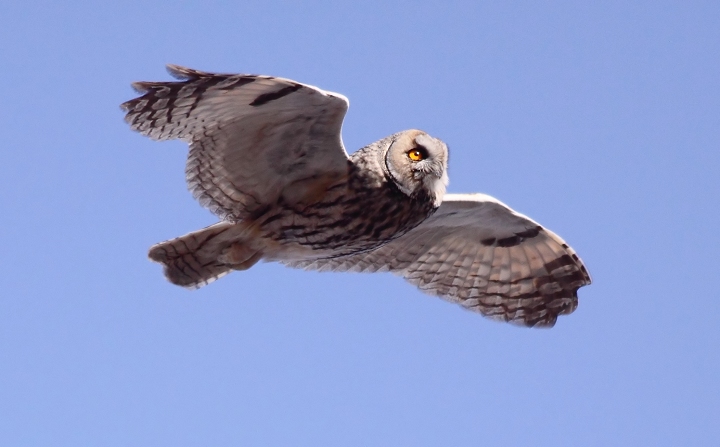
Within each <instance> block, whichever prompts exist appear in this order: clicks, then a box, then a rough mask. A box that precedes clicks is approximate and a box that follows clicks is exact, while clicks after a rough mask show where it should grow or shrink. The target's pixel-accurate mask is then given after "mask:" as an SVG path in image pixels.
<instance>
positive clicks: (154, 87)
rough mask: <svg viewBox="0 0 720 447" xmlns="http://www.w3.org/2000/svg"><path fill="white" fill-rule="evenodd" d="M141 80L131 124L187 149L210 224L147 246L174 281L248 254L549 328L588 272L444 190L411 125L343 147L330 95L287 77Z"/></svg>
mask: <svg viewBox="0 0 720 447" xmlns="http://www.w3.org/2000/svg"><path fill="white" fill-rule="evenodd" d="M168 68H169V71H170V73H171V74H173V75H174V76H175V77H177V78H179V79H180V81H179V82H140V83H135V84H133V86H134V87H135V89H136V90H138V91H139V92H140V93H143V95H142V96H140V97H138V98H136V99H133V100H130V101H128V102H126V103H124V104H123V105H122V107H123V109H124V110H125V111H126V112H127V115H126V121H127V122H128V123H129V124H130V126H131V127H132V128H133V129H134V130H136V131H138V132H140V133H142V134H144V135H146V136H149V137H151V138H154V139H160V140H163V139H173V138H177V139H181V140H184V141H187V142H188V143H189V145H190V153H189V156H188V163H187V168H186V178H187V182H188V186H189V189H190V190H191V192H192V193H193V195H194V196H195V198H197V199H198V201H199V202H200V203H201V204H202V205H203V206H205V207H207V208H208V209H210V210H211V211H212V212H213V213H215V214H216V215H218V216H219V217H220V219H221V220H220V222H218V223H217V224H215V225H211V226H210V227H207V228H204V229H201V230H198V231H195V232H192V233H189V234H187V235H185V236H182V237H179V238H176V239H172V240H169V241H166V242H163V243H160V244H157V245H155V246H153V247H152V248H151V249H150V253H149V257H150V259H152V260H153V261H156V262H159V263H161V264H163V266H164V269H165V275H166V277H167V278H168V279H169V280H170V281H171V282H172V283H174V284H177V285H181V286H184V287H188V288H196V287H200V286H203V285H206V284H208V283H209V282H211V281H214V280H215V279H217V278H219V277H221V276H223V275H225V274H227V273H229V272H231V271H233V270H247V269H248V268H250V267H252V266H253V265H254V264H255V263H257V262H258V261H261V260H263V261H277V262H281V263H283V264H285V265H287V266H290V267H294V268H305V269H315V270H321V271H327V270H330V271H356V272H375V271H390V272H393V273H396V274H399V275H401V276H403V277H404V278H405V279H406V280H408V281H409V282H411V283H413V284H415V285H417V286H418V287H419V288H420V289H421V290H423V291H425V292H427V293H431V294H435V295H438V296H440V297H442V298H445V299H447V300H448V301H452V302H456V303H458V304H460V305H462V306H463V307H465V308H467V309H470V310H475V311H477V312H480V313H481V314H483V315H485V316H487V317H490V318H493V319H496V320H501V321H509V322H512V323H516V324H521V325H525V326H552V325H553V324H554V323H555V320H556V318H557V316H558V315H562V314H568V313H571V312H572V311H573V310H574V309H575V308H576V307H577V290H578V288H579V287H582V286H583V285H586V284H589V283H590V277H589V275H588V273H587V270H586V269H585V266H584V265H583V263H582V261H581V260H580V259H579V257H578V256H577V254H575V252H574V250H572V248H570V247H569V246H568V245H567V244H566V243H565V242H564V241H563V240H562V239H560V238H559V237H558V236H557V235H555V234H554V233H552V232H551V231H549V230H547V229H545V228H543V227H542V226H540V225H539V224H537V223H536V222H534V221H532V220H531V219H529V218H527V217H525V216H523V215H521V214H519V213H516V212H514V211H513V210H511V209H510V208H508V207H507V206H505V205H504V204H502V203H501V202H499V201H497V200H496V199H493V198H492V197H489V196H485V195H482V194H465V195H457V194H454V195H453V194H445V188H446V185H447V183H448V176H447V162H448V148H447V146H446V145H445V143H443V142H442V141H440V140H438V139H436V138H433V137H431V136H430V135H428V134H427V133H425V132H423V131H420V130H409V131H404V132H399V133H397V134H394V135H391V136H389V137H386V138H383V139H381V140H379V141H377V142H375V143H372V144H370V145H368V146H365V147H364V148H362V149H360V150H358V151H356V152H355V153H354V154H352V155H351V156H348V155H347V153H346V152H345V149H344V147H343V145H342V140H341V138H340V128H341V125H342V120H343V118H344V115H345V112H346V111H347V106H348V102H347V99H346V98H345V97H343V96H342V95H339V94H336V93H332V92H326V91H323V90H320V89H318V88H316V87H312V86H308V85H305V84H300V83H297V82H295V81H291V80H288V79H282V78H275V77H270V76H258V75H233V74H214V73H206V72H201V71H197V70H191V69H188V68H183V67H178V66H169V67H168Z"/></svg>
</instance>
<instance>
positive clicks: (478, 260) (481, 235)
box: [289, 194, 590, 327]
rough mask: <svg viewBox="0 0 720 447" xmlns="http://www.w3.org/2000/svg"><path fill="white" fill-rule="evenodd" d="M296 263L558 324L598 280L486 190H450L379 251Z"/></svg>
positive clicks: (511, 318)
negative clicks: (373, 275) (396, 282)
mask: <svg viewBox="0 0 720 447" xmlns="http://www.w3.org/2000/svg"><path fill="white" fill-rule="evenodd" d="M289 265H290V266H292V267H299V268H306V269H316V270H322V271H355V272H375V271H391V272H394V273H397V274H399V275H402V276H403V277H405V279H407V280H408V281H409V282H411V283H412V284H415V285H417V286H418V287H419V288H420V289H421V290H423V291H424V292H427V293H431V294H435V295H438V296H440V297H442V298H444V299H446V300H448V301H452V302H455V303H458V304H460V305H462V306H463V307H465V308H467V309H470V310H474V311H477V312H480V313H481V314H483V315H485V316H486V317H489V318H492V319H495V320H500V321H508V322H511V323H515V324H519V325H524V326H548V327H549V326H553V325H554V324H555V320H556V319H557V316H558V315H565V314H569V313H571V312H573V311H574V310H575V308H576V307H577V303H578V298H577V290H578V289H579V288H580V287H582V286H584V285H587V284H590V275H589V274H588V272H587V270H586V269H585V266H584V265H583V263H582V261H581V260H580V258H578V256H577V255H576V254H575V251H574V250H573V249H572V248H570V247H569V246H568V245H567V244H566V243H565V241H563V240H562V239H561V238H560V237H558V236H557V235H556V234H554V233H553V232H551V231H549V230H546V229H544V228H543V227H542V226H540V225H538V224H537V223H536V222H534V221H532V220H530V219H529V218H527V217H525V216H523V215H522V214H518V213H516V212H515V211H513V210H511V209H510V208H508V207H507V206H506V205H504V204H503V203H501V202H499V201H498V200H496V199H494V198H492V197H490V196H487V195H484V194H447V195H446V196H445V199H444V200H443V202H442V205H440V208H439V209H438V211H437V212H436V213H435V214H434V215H432V216H431V217H430V218H428V219H427V220H426V221H424V222H423V223H422V224H420V225H418V226H417V227H415V228H414V229H412V230H410V232H408V233H406V234H405V235H403V236H401V237H399V238H397V239H395V240H393V241H391V242H389V243H387V244H386V245H384V246H382V247H380V248H378V249H376V250H373V251H369V252H365V253H359V254H355V255H348V256H343V257H338V258H332V259H320V260H316V261H306V262H298V263H290V264H289Z"/></svg>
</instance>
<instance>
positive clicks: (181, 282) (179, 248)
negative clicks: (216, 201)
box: [148, 222, 234, 289]
mask: <svg viewBox="0 0 720 447" xmlns="http://www.w3.org/2000/svg"><path fill="white" fill-rule="evenodd" d="M233 225H234V224H232V223H229V222H220V223H217V224H215V225H211V226H209V227H207V228H203V229H202V230H198V231H194V232H192V233H189V234H186V235H185V236H181V237H178V238H175V239H172V240H169V241H165V242H161V243H159V244H156V245H153V246H152V247H151V248H150V252H149V253H148V257H149V258H150V259H151V260H153V261H155V262H158V263H160V264H163V265H164V267H165V268H164V270H165V277H166V278H167V279H168V281H170V282H171V283H173V284H176V285H178V286H182V287H187V288H188V289H197V288H199V287H202V286H204V285H207V284H209V283H211V282H213V281H215V280H216V279H218V278H220V277H221V276H224V275H227V274H228V273H230V272H231V271H232V270H233V268H232V267H231V266H230V265H228V264H227V263H224V262H221V261H220V257H221V255H222V254H223V251H225V250H226V249H227V248H228V246H229V244H228V241H227V238H226V237H222V235H223V233H225V232H227V230H228V229H229V228H231V227H233Z"/></svg>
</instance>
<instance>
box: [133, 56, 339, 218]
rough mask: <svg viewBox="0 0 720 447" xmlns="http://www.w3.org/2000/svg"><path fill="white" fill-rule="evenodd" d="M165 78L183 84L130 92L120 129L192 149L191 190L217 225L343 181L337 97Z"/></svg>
mask: <svg viewBox="0 0 720 447" xmlns="http://www.w3.org/2000/svg"><path fill="white" fill-rule="evenodd" d="M168 71H169V72H170V74H171V75H173V76H174V77H176V78H178V79H180V81H178V82H136V83H134V84H133V88H135V90H137V91H138V92H139V93H143V95H142V96H140V97H138V98H135V99H132V100H130V101H127V102H125V103H124V104H122V105H121V107H122V108H123V109H124V110H125V111H126V112H127V115H126V116H125V120H126V121H127V122H128V123H129V124H130V127H131V128H132V129H133V130H136V131H138V132H140V133H141V134H143V135H145V136H148V137H150V138H153V139H156V140H170V139H176V138H177V139H181V140H184V141H187V142H188V143H190V153H189V156H188V161H187V167H186V176H187V183H188V187H189V189H190V191H191V192H192V194H193V196H194V197H195V198H196V199H198V201H200V203H201V204H202V205H203V206H205V207H207V208H208V209H210V210H211V211H212V212H213V213H215V214H217V215H218V216H219V217H221V218H224V219H228V220H240V219H243V218H246V217H248V216H251V215H253V213H255V212H257V211H258V210H262V209H263V208H264V207H265V206H267V205H272V204H274V203H275V202H276V201H277V200H278V199H279V198H280V197H281V196H282V195H283V193H287V192H288V191H292V194H293V195H294V197H295V198H296V199H298V194H300V193H305V194H314V193H318V192H319V190H320V189H322V188H321V187H322V186H327V185H328V184H332V183H333V182H334V181H336V180H338V179H340V178H344V176H346V175H347V170H348V160H349V158H348V155H347V153H346V152H345V149H344V147H343V144H342V138H341V135H340V129H341V127H342V121H343V118H344V116H345V112H346V111H347V108H348V101H347V99H346V98H345V97H344V96H342V95H339V94H336V93H331V92H325V91H323V90H320V89H318V88H316V87H312V86H309V85H305V84H300V83H297V82H294V81H291V80H288V79H282V78H274V77H269V76H257V75H243V74H236V75H232V74H214V73H205V72H201V71H197V70H191V69H189V68H184V67H179V66H177V65H168ZM298 191H300V193H299V192H298Z"/></svg>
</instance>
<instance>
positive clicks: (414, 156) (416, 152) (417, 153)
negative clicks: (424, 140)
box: [407, 149, 426, 161]
mask: <svg viewBox="0 0 720 447" xmlns="http://www.w3.org/2000/svg"><path fill="white" fill-rule="evenodd" d="M407 154H408V157H409V158H410V160H412V161H420V160H424V159H425V157H426V154H425V153H424V152H423V151H421V150H420V149H413V150H411V151H410V152H408V153H407Z"/></svg>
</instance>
